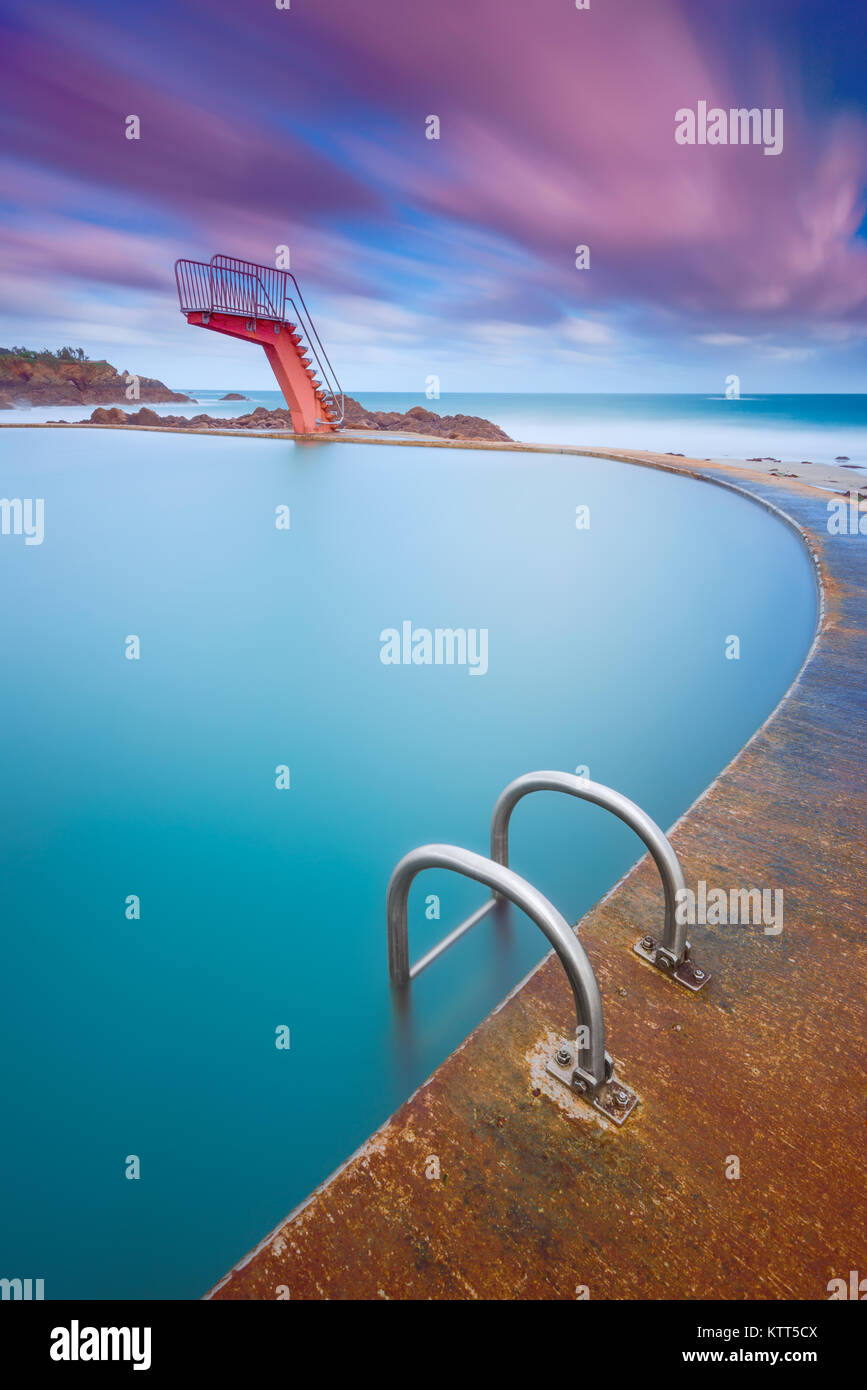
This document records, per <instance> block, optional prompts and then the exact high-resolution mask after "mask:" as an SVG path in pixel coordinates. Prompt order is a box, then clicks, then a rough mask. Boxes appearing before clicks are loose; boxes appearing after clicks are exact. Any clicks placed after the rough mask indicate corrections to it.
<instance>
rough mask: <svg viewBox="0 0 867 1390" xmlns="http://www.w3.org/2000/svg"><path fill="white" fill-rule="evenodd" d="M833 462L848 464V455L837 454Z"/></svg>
mask: <svg viewBox="0 0 867 1390" xmlns="http://www.w3.org/2000/svg"><path fill="white" fill-rule="evenodd" d="M834 462H835V463H848V462H849V455H848V454H838V455H837V457H836V458H835V460H834Z"/></svg>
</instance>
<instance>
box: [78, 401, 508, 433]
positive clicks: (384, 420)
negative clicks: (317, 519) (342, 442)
mask: <svg viewBox="0 0 867 1390" xmlns="http://www.w3.org/2000/svg"><path fill="white" fill-rule="evenodd" d="M87 423H89V424H94V425H133V426H135V425H163V426H165V427H168V428H172V429H183V430H186V429H192V430H279V431H280V432H281V433H283V434H291V433H292V416H291V415H290V413H289V410H288V409H287V408H286V407H285V406H278V407H276V408H275V409H274V410H269V409H268V407H267V406H264V405H257V406H256V409H255V410H254V411H252V412H251V413H250V414H248V415H238V416H236V417H235V418H234V419H232V418H231V417H229V418H226V419H223V418H220V417H217V416H214V415H205V414H199V415H193V416H192V417H189V416H186V415H158V414H157V413H156V411H155V410H148V409H147V408H146V407H144V406H142V407H141V408H140V409H139V410H137V411H136V412H135V414H125V413H124V411H122V410H119V409H118V408H117V407H116V406H115V407H112V408H110V409H104V408H102V407H100V408H97V409H96V410H94V411H93V413H92V415H91V416H90V420H89V421H88V422H87ZM346 424H347V426H348V427H349V428H351V429H363V430H381V431H382V432H383V433H389V434H420V435H432V436H434V437H435V438H437V439H481V440H495V441H499V440H505V441H508V439H509V436H508V435H507V434H506V433H505V432H504V431H503V430H501V429H500V428H499V426H498V425H494V424H492V423H491V421H490V420H483V419H481V418H480V417H479V416H476V415H436V414H435V413H434V412H433V411H432V410H425V409H424V407H423V406H420V405H416V406H413V408H412V410H408V411H407V412H406V413H405V414H401V413H400V412H399V411H395V410H391V411H367V410H365V409H364V407H363V406H361V405H359V403H358V401H355V400H352V398H351V397H349V396H347V398H346Z"/></svg>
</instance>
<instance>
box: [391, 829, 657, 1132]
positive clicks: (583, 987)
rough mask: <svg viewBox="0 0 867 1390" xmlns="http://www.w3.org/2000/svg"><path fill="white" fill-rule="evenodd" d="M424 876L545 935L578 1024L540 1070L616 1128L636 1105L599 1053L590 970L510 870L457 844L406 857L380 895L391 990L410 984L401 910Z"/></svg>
mask: <svg viewBox="0 0 867 1390" xmlns="http://www.w3.org/2000/svg"><path fill="white" fill-rule="evenodd" d="M423 869H450V870H452V871H454V872H455V873H459V874H463V875H464V877H465V878H471V879H474V880H475V881H476V882H477V883H482V884H484V885H485V886H486V887H487V888H490V889H492V890H493V891H494V893H495V894H497V896H498V897H499V898H506V899H508V900H509V902H512V903H514V904H515V906H516V907H519V908H520V909H521V910H522V911H523V912H525V913H526V915H527V916H528V917H529V918H530V920H531V921H532V922H535V924H536V926H537V927H539V929H540V930H541V931H542V932H543V933H544V935H545V936H546V937H547V939H548V941H549V942H550V944H551V945H552V946H553V948H554V950H555V952H556V953H557V956H558V958H559V960H560V964H561V965H562V966H563V969H564V970H565V971H566V977H567V979H568V981H569V985H570V987H571V990H572V998H573V1001H574V1004H575V1017H576V1029H575V1040H574V1041H572V1040H566V1041H562V1042H561V1043H560V1044H559V1046H558V1047H557V1048H556V1050H555V1051H554V1053H553V1055H552V1056H551V1057H550V1058H549V1060H548V1063H547V1068H546V1069H547V1071H548V1072H549V1073H550V1074H551V1075H553V1076H555V1077H556V1078H557V1079H558V1081H561V1082H563V1083H564V1084H565V1085H566V1086H568V1087H569V1088H570V1089H571V1090H574V1091H576V1092H577V1093H578V1095H579V1096H582V1097H583V1098H584V1099H585V1100H588V1101H590V1102H591V1103H592V1104H593V1106H594V1107H595V1108H596V1109H597V1110H601V1111H602V1113H603V1114H604V1115H606V1116H607V1117H608V1118H609V1119H611V1120H613V1121H614V1122H615V1124H618V1125H622V1124H623V1123H624V1121H625V1120H626V1119H628V1117H629V1115H630V1114H631V1113H632V1111H633V1110H634V1108H635V1106H636V1105H637V1104H638V1097H637V1096H636V1094H635V1092H634V1091H632V1090H631V1089H630V1088H629V1087H628V1086H626V1085H624V1083H623V1082H622V1081H620V1080H618V1078H617V1077H616V1076H615V1074H614V1062H613V1060H612V1058H611V1057H610V1055H609V1054H608V1052H606V1050H605V1018H604V1014H603V1010H602V995H601V994H600V992H599V985H598V984H597V981H596V976H595V974H594V973H593V967H592V965H591V964H590V961H589V959H588V957H587V953H586V951H585V950H584V947H583V946H582V945H581V942H580V941H579V940H578V937H577V936H576V935H575V933H574V932H573V931H572V929H571V928H570V926H569V924H568V922H567V921H566V919H565V917H563V916H562V915H561V914H560V913H559V912H558V911H557V909H556V907H554V905H553V904H552V903H550V902H549V901H548V899H547V898H546V897H544V896H543V895H542V894H541V893H540V892H539V890H538V889H537V888H534V887H533V885H532V884H531V883H528V882H527V880H526V879H524V878H521V877H520V876H519V875H518V874H516V873H515V871H514V870H513V869H509V868H507V867H506V866H505V865H503V864H497V863H495V862H494V860H492V859H485V858H484V856H483V855H481V854H475V853H473V851H472V850H468V849H460V848H459V847H458V846H457V845H422V846H421V847H420V848H419V849H414V850H412V851H411V852H410V853H409V854H406V855H404V857H403V859H401V860H400V862H399V863H398V864H397V866H396V867H395V869H394V872H393V873H392V875H391V878H390V880H389V884H388V892H387V895H386V908H385V913H386V923H387V930H388V968H389V974H390V976H391V980H392V984H393V985H394V986H395V987H396V988H398V989H404V988H406V986H407V985H408V984H409V982H410V980H411V979H412V977H413V971H412V969H411V968H410V963H409V931H408V924H407V916H408V914H407V907H408V902H409V891H410V888H411V887H412V884H413V880H414V879H415V877H416V875H417V874H419V873H421V872H422V870H423ZM468 920H469V919H468ZM476 920H477V918H476Z"/></svg>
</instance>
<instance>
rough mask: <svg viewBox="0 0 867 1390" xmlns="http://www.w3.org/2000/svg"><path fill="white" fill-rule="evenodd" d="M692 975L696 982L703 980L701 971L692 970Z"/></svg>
mask: <svg viewBox="0 0 867 1390" xmlns="http://www.w3.org/2000/svg"><path fill="white" fill-rule="evenodd" d="M693 974H694V975H695V978H696V979H697V980H703V979H704V971H703V970H694V971H693Z"/></svg>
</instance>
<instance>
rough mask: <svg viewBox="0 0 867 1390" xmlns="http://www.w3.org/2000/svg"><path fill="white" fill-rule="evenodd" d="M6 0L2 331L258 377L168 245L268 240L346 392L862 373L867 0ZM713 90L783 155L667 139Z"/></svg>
mask: <svg viewBox="0 0 867 1390" xmlns="http://www.w3.org/2000/svg"><path fill="white" fill-rule="evenodd" d="M0 10H2V14H3V19H4V28H5V30H6V34H5V40H6V42H5V50H6V63H7V75H6V80H5V81H4V83H3V85H2V90H0V120H2V126H3V151H4V153H3V156H2V161H3V166H4V167H3V178H2V181H0V188H2V190H3V193H2V195H0V200H2V225H0V237H2V247H3V255H2V266H0V342H2V343H5V344H6V345H11V344H12V343H26V344H28V345H33V346H39V347H41V346H51V347H55V346H59V345H61V344H63V343H71V344H74V345H76V346H77V345H81V346H83V347H84V348H85V349H86V350H87V351H88V353H89V354H90V355H91V356H105V357H107V358H108V359H109V360H110V361H112V362H114V363H115V364H116V365H117V366H119V367H122V368H129V369H131V370H134V371H137V372H140V373H145V374H148V375H154V376H159V377H161V378H163V379H164V380H167V381H168V382H169V383H170V384H172V385H175V386H185V385H186V386H198V387H207V386H211V387H225V388H226V389H230V388H232V387H241V388H243V387H255V386H257V385H258V386H267V385H270V384H272V383H271V379H270V373H269V370H268V368H267V365H266V364H265V361H264V357H262V356H261V354H259V353H258V352H257V351H255V350H253V349H247V348H245V346H244V345H240V344H239V345H235V344H233V343H232V342H231V341H230V340H228V339H224V338H220V337H218V336H217V335H212V334H208V333H203V332H201V331H199V330H194V329H191V328H189V327H188V326H187V325H186V324H185V322H184V320H183V319H182V318H181V316H180V314H179V313H178V309H177V301H176V298H175V293H174V283H173V277H172V265H173V262H174V260H175V258H176V257H178V256H191V257H200V258H203V259H208V258H209V257H210V256H211V254H212V253H213V252H215V251H225V252H228V253H230V254H233V255H239V256H243V257H246V258H249V259H251V260H255V261H262V262H264V263H268V264H273V262H274V256H275V248H276V247H277V246H281V245H288V246H289V247H290V249H291V256H292V268H293V270H294V271H295V273H296V274H297V276H298V278H299V280H300V282H301V284H302V287H303V289H304V291H305V294H306V295H307V298H308V302H309V303H310V305H311V308H312V309H313V311H314V315H315V317H316V319H317V322H318V323H319V324H320V328H321V331H322V334H323V338H324V340H325V342H326V345H327V347H328V349H329V352H330V355H331V356H332V360H333V361H334V363H335V366H336V367H337V369H338V372H339V374H340V376H341V378H342V380H343V381H344V383H345V384H346V385H347V386H348V387H349V388H350V389H355V390H365V389H366V390H375V389H380V390H409V391H415V392H421V391H423V389H424V382H425V379H426V378H427V377H428V376H429V375H431V374H436V375H437V376H439V378H440V381H441V386H442V390H443V391H444V392H448V391H459V390H470V391H472V390H492V391H511V390H529V391H532V390H561V391H570V390H574V391H662V392H682V391H699V392H708V391H718V390H720V389H721V387H722V384H723V382H724V379H725V377H726V376H727V375H729V374H730V373H736V374H737V375H739V376H740V378H741V382H742V387H743V389H744V390H745V391H763V392H766V391H782V392H789V391H791V392H797V391H834V390H844V391H861V390H863V388H864V381H865V366H867V242H865V226H867V222H865V213H867V199H865V193H867V139H865V134H867V93H865V83H864V77H863V54H864V51H865V42H864V41H865V38H867V19H865V14H867V6H865V5H864V4H863V0H859V2H858V3H856V2H855V0H826V2H825V3H823V4H821V5H820V4H818V3H811V2H809V0H728V3H726V4H719V3H716V0H714V3H710V2H709V0H702V2H701V3H699V0H591V7H590V9H589V10H586V11H578V10H576V9H575V7H574V5H573V4H572V3H571V0H534V3H533V4H532V5H527V4H519V3H517V0H511V3H504V2H503V0H474V4H473V5H472V6H468V5H466V4H465V3H458V0H440V3H438V4H437V5H436V6H431V5H430V4H429V0H368V3H366V4H365V5H359V4H358V3H357V0H292V8H291V10H289V11H284V10H277V8H276V6H274V5H273V4H271V3H265V0H260V3H258V4H253V5H251V4H241V3H237V0H234V2H233V3H229V0H185V3H171V4H168V3H159V0H157V3H151V4H149V5H147V6H118V5H116V4H114V3H111V4H109V3H107V0H77V3H76V4H75V6H74V7H69V6H54V7H43V6H34V5H32V4H28V5H23V4H18V3H16V4H8V3H4V4H3V5H2V6H0ZM701 101H704V102H706V103H707V104H708V107H709V108H711V109H713V108H719V109H721V110H724V111H728V110H729V109H731V108H733V107H737V108H740V107H747V108H759V109H764V108H767V109H768V110H769V111H775V110H782V112H783V115H784V126H783V129H784V143H783V149H782V152H781V153H780V154H779V155H776V156H768V155H766V154H765V153H764V149H763V148H762V147H760V146H755V145H739V144H737V145H736V144H727V145H710V144H709V145H704V146H701V145H698V144H696V145H686V146H684V145H679V144H678V143H677V142H676V141H675V138H674V134H675V128H676V112H677V111H678V110H682V109H685V108H686V109H697V108H698V103H699V102H701ZM131 114H135V115H137V116H139V118H140V122H141V138H140V139H139V140H137V141H130V140H127V139H126V138H125V134H124V131H125V121H126V118H127V116H129V115H131ZM432 114H433V115H436V116H438V118H439V122H440V132H439V134H440V138H439V139H438V140H430V139H427V138H426V123H427V117H428V116H430V115H432ZM577 245H589V247H590V266H589V269H585V270H578V269H576V267H575V248H576V246H577Z"/></svg>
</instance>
